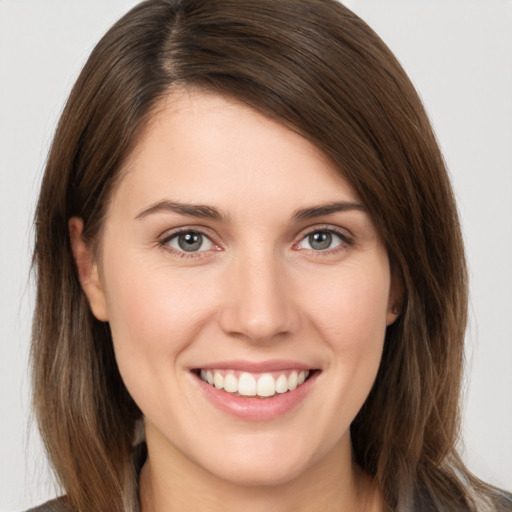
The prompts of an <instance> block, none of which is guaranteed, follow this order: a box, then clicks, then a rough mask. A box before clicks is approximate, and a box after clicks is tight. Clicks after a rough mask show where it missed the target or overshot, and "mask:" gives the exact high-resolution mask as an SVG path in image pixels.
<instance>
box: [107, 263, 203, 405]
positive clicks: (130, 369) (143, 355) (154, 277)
mask: <svg viewBox="0 0 512 512" xmlns="http://www.w3.org/2000/svg"><path fill="white" fill-rule="evenodd" d="M105 274H106V275H108V281H106V283H105V288H106V290H107V303H108V308H109V323H110V329H111V333H112V339H113V344H114V350H115V354H116V360H117V363H118V366H119V370H120V373H121V376H122V377H123V380H124V382H125V384H126V386H127V388H128V390H129V391H130V393H131V394H132V396H133V398H134V399H135V401H136V402H139V400H140V399H143V400H147V399H148V397H147V396H144V395H145V394H146V393H147V391H148V390H149V383H152V384H151V385H152V386H159V387H160V389H164V388H166V387H168V386H169V383H168V378H169V375H171V374H174V375H178V374H179V372H178V371H177V369H178V366H179V364H180V355H181V353H182V352H183V351H185V350H186V348H187V347H188V346H189V345H190V344H192V343H193V342H194V339H196V338H197V336H198V333H199V332H200V331H201V329H202V328H203V324H204V322H205V321H206V320H207V318H209V316H210V311H211V309H212V308H211V304H212V299H211V297H209V295H208V293H209V291H208V290H200V289H198V288H197V285H198V284H199V283H198V282H195V280H194V281H192V280H191V278H190V275H186V276H183V275H175V274H174V275H171V274H170V273H169V271H168V270H167V271H166V269H162V268H155V267H152V266H151V264H148V263H147V262H145V261H143V260H142V261H141V260H139V259H137V258H133V260H132V262H129V261H126V260H125V261H119V260H118V261H116V265H111V267H110V268H108V269H105ZM162 368H164V369H165V372H164V371H162ZM173 370H174V372H173Z"/></svg>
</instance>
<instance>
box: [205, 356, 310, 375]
mask: <svg viewBox="0 0 512 512" xmlns="http://www.w3.org/2000/svg"><path fill="white" fill-rule="evenodd" d="M198 369H201V370H219V369H224V370H239V371H241V372H250V373H265V372H275V371H279V370H311V369H312V368H311V366H310V365H307V364H303V363H298V362H296V361H289V360H285V359H275V360H272V361H241V360H235V361H216V362H215V363H211V364H206V365H205V366H200V367H198Z"/></svg>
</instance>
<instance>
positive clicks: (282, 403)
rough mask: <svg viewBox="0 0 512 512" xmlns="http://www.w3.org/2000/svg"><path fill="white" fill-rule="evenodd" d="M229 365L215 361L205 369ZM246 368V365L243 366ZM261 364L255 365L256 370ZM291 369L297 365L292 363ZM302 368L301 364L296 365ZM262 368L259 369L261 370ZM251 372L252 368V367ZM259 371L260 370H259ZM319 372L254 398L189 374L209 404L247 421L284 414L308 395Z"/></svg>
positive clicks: (269, 418)
mask: <svg viewBox="0 0 512 512" xmlns="http://www.w3.org/2000/svg"><path fill="white" fill-rule="evenodd" d="M230 363H231V364H229V365H228V364H225V365H221V364H219V363H215V366H211V367H207V368H219V366H220V367H226V366H227V367H228V368H232V367H233V366H232V363H233V362H230ZM243 368H244V369H247V366H246V365H244V366H243ZM260 368H261V366H259V369H260ZM285 368H289V366H285V367H283V366H279V369H285ZM292 368H297V366H295V365H293V366H292ZM300 368H301V369H302V367H300ZM265 370H266V371H271V370H269V369H268V366H265ZM265 370H263V371H265ZM253 371H254V370H253ZM260 371H261V370H260ZM319 373H320V372H314V373H313V374H312V375H311V376H310V377H309V378H308V379H307V380H306V382H304V383H303V384H302V385H300V386H299V387H297V388H296V389H294V390H293V391H288V392H287V393H283V394H276V395H274V396H273V397H269V398H257V397H241V396H238V395H234V394H233V393H228V392H226V391H223V390H221V389H217V388H215V387H214V386H211V385H210V384H208V383H206V382H204V381H202V380H201V379H200V378H199V377H198V376H197V375H196V374H195V373H191V375H192V376H193V378H194V380H195V381H196V384H197V385H198V386H199V388H200V392H202V393H203V395H204V396H205V397H206V399H207V400H208V401H209V402H210V403H211V404H213V405H214V406H215V407H217V408H218V409H220V410H221V411H223V412H226V413H228V414H230V415H231V416H235V417H237V418H240V419H243V420H247V421H269V420H272V419H275V418H278V417H280V416H283V415H285V414H286V413H288V412H289V411H291V410H292V409H294V408H295V407H297V406H298V405H299V404H300V403H301V402H302V401H303V400H304V399H305V398H306V396H307V395H308V393H309V392H310V391H311V389H312V387H313V386H314V384H315V382H316V379H317V377H318V375H319Z"/></svg>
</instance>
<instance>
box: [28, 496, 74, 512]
mask: <svg viewBox="0 0 512 512" xmlns="http://www.w3.org/2000/svg"><path fill="white" fill-rule="evenodd" d="M26 512H72V511H71V509H69V508H68V507H67V505H66V499H65V497H61V498H56V499H54V500H51V501H47V502H46V503H43V504H42V505H39V506H38V507H35V508H31V509H30V510H27V511H26Z"/></svg>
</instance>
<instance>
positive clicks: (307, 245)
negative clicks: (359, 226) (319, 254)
mask: <svg viewBox="0 0 512 512" xmlns="http://www.w3.org/2000/svg"><path fill="white" fill-rule="evenodd" d="M348 243H349V240H348V239H347V237H345V236H343V235H341V234H340V233H337V232H335V231H333V230H328V229H318V230H316V231H312V232H311V233H309V234H307V235H306V236H305V237H304V238H303V239H302V240H301V241H300V242H299V243H298V244H297V245H296V247H297V248H298V249H310V250H313V251H327V250H329V249H336V248H338V247H340V246H341V245H343V244H345V245H347V244H348Z"/></svg>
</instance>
